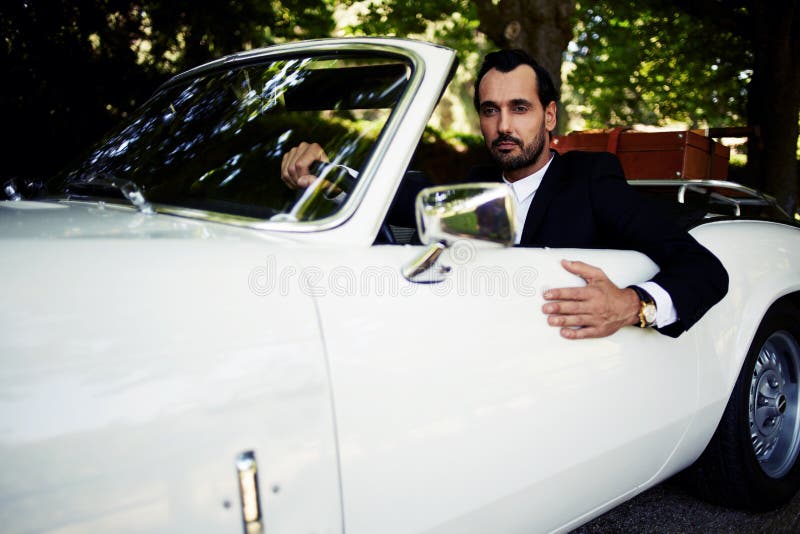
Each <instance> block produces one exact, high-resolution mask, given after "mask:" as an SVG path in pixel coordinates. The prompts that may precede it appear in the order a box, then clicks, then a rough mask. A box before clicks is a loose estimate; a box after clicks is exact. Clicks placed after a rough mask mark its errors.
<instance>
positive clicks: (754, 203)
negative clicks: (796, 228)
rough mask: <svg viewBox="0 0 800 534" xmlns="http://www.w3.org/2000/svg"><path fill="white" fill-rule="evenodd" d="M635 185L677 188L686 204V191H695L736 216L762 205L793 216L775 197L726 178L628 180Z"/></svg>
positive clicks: (678, 197) (782, 214) (784, 214)
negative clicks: (725, 206)
mask: <svg viewBox="0 0 800 534" xmlns="http://www.w3.org/2000/svg"><path fill="white" fill-rule="evenodd" d="M628 183H629V184H631V185H633V186H640V187H650V188H677V189H678V191H677V201H678V202H679V203H680V204H686V203H687V202H686V200H687V199H686V193H687V192H694V193H698V194H700V195H703V196H704V197H707V198H708V200H709V201H711V202H716V203H717V204H723V205H727V206H730V207H732V208H733V211H734V215H735V216H736V217H742V208H743V207H757V208H758V207H762V208H767V209H772V210H775V211H777V212H778V213H779V214H780V215H781V216H782V217H785V218H787V219H789V220H791V219H792V218H791V216H790V215H789V214H788V213H786V211H784V210H783V208H781V207H780V205H779V204H778V203H777V201H776V200H775V197H773V196H770V195H767V194H765V193H762V192H760V191H757V190H755V189H753V188H750V187H747V186H745V185H742V184H738V183H736V182H729V181H726V180H628Z"/></svg>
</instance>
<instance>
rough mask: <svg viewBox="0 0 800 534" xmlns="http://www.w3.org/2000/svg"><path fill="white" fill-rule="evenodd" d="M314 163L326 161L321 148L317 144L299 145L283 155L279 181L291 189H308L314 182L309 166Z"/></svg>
mask: <svg viewBox="0 0 800 534" xmlns="http://www.w3.org/2000/svg"><path fill="white" fill-rule="evenodd" d="M315 161H328V155H327V154H325V151H324V150H323V149H322V147H321V146H320V145H319V144H317V143H305V142H302V143H300V144H299V145H297V146H296V147H293V148H292V149H291V150H289V151H288V152H287V153H286V154H284V155H283V158H282V159H281V180H283V181H284V182H285V183H286V185H288V186H289V187H290V188H292V189H297V188H305V187H308V186H309V185H311V183H313V181H314V177H313V176H312V175H311V166H312V165H313V164H314V162H315ZM308 176H312V177H311V178H307V177H308Z"/></svg>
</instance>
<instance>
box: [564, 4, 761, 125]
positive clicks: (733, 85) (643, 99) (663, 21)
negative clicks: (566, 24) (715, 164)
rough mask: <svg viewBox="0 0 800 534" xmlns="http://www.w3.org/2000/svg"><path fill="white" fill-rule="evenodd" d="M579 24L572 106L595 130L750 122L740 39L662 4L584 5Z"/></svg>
mask: <svg viewBox="0 0 800 534" xmlns="http://www.w3.org/2000/svg"><path fill="white" fill-rule="evenodd" d="M576 17H577V21H578V22H577V24H576V29H575V41H574V43H573V45H571V46H570V51H569V54H568V59H571V60H572V61H574V63H575V65H576V67H575V69H574V70H573V71H572V72H571V73H570V74H569V76H568V78H567V81H568V83H569V84H570V85H571V86H572V89H573V92H572V95H571V97H570V100H569V101H568V102H567V103H568V104H572V105H575V104H578V105H581V106H585V110H586V112H585V113H584V118H585V119H586V121H587V125H588V126H589V127H604V126H610V125H629V124H634V123H644V124H652V125H658V124H664V123H665V122H667V121H668V120H673V121H681V122H685V123H687V124H689V125H690V126H698V125H704V124H708V125H711V126H720V125H737V124H743V123H744V121H745V107H746V95H747V83H748V82H749V78H750V74H751V70H750V69H751V68H752V55H751V53H750V52H749V47H748V46H747V43H745V42H743V39H742V37H740V36H737V35H734V34H733V33H731V32H726V31H723V30H722V29H721V28H719V27H716V26H715V25H712V24H710V23H709V21H707V20H703V19H700V18H697V17H691V16H689V15H686V14H685V13H683V12H680V11H678V10H677V9H676V8H673V7H672V4H671V3H669V2H661V1H658V0H650V1H647V2H642V1H634V0H584V1H582V2H580V3H579V5H578V9H577V13H576Z"/></svg>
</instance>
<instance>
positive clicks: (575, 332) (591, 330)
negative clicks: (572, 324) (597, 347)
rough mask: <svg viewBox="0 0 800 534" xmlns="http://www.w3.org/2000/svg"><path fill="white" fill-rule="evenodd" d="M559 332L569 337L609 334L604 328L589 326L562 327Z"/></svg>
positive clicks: (585, 337)
mask: <svg viewBox="0 0 800 534" xmlns="http://www.w3.org/2000/svg"><path fill="white" fill-rule="evenodd" d="M559 333H560V334H561V337H565V338H567V339H589V338H596V337H606V336H607V335H609V333H608V332H606V330H605V329H603V328H598V327H594V326H587V327H586V328H562V329H561V330H560V331H559Z"/></svg>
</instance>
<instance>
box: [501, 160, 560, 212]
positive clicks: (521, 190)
mask: <svg viewBox="0 0 800 534" xmlns="http://www.w3.org/2000/svg"><path fill="white" fill-rule="evenodd" d="M552 161H553V154H550V159H548V160H547V163H545V164H544V167H542V168H541V169H539V170H538V171H536V172H535V173H533V174H529V175H528V176H526V177H525V178H521V179H519V180H517V181H516V182H509V181H508V180H507V179H506V177H505V175H503V182H505V183H506V184H508V185H510V186H511V189H512V190H513V191H514V196H515V197H517V202H522V201H523V200H525V199H526V198H528V197H529V196H531V195H532V194H534V193H535V192H536V190H537V189H539V185H540V184H541V183H542V179H543V178H544V174H545V173H546V172H547V168H548V167H550V163H551V162H552Z"/></svg>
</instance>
